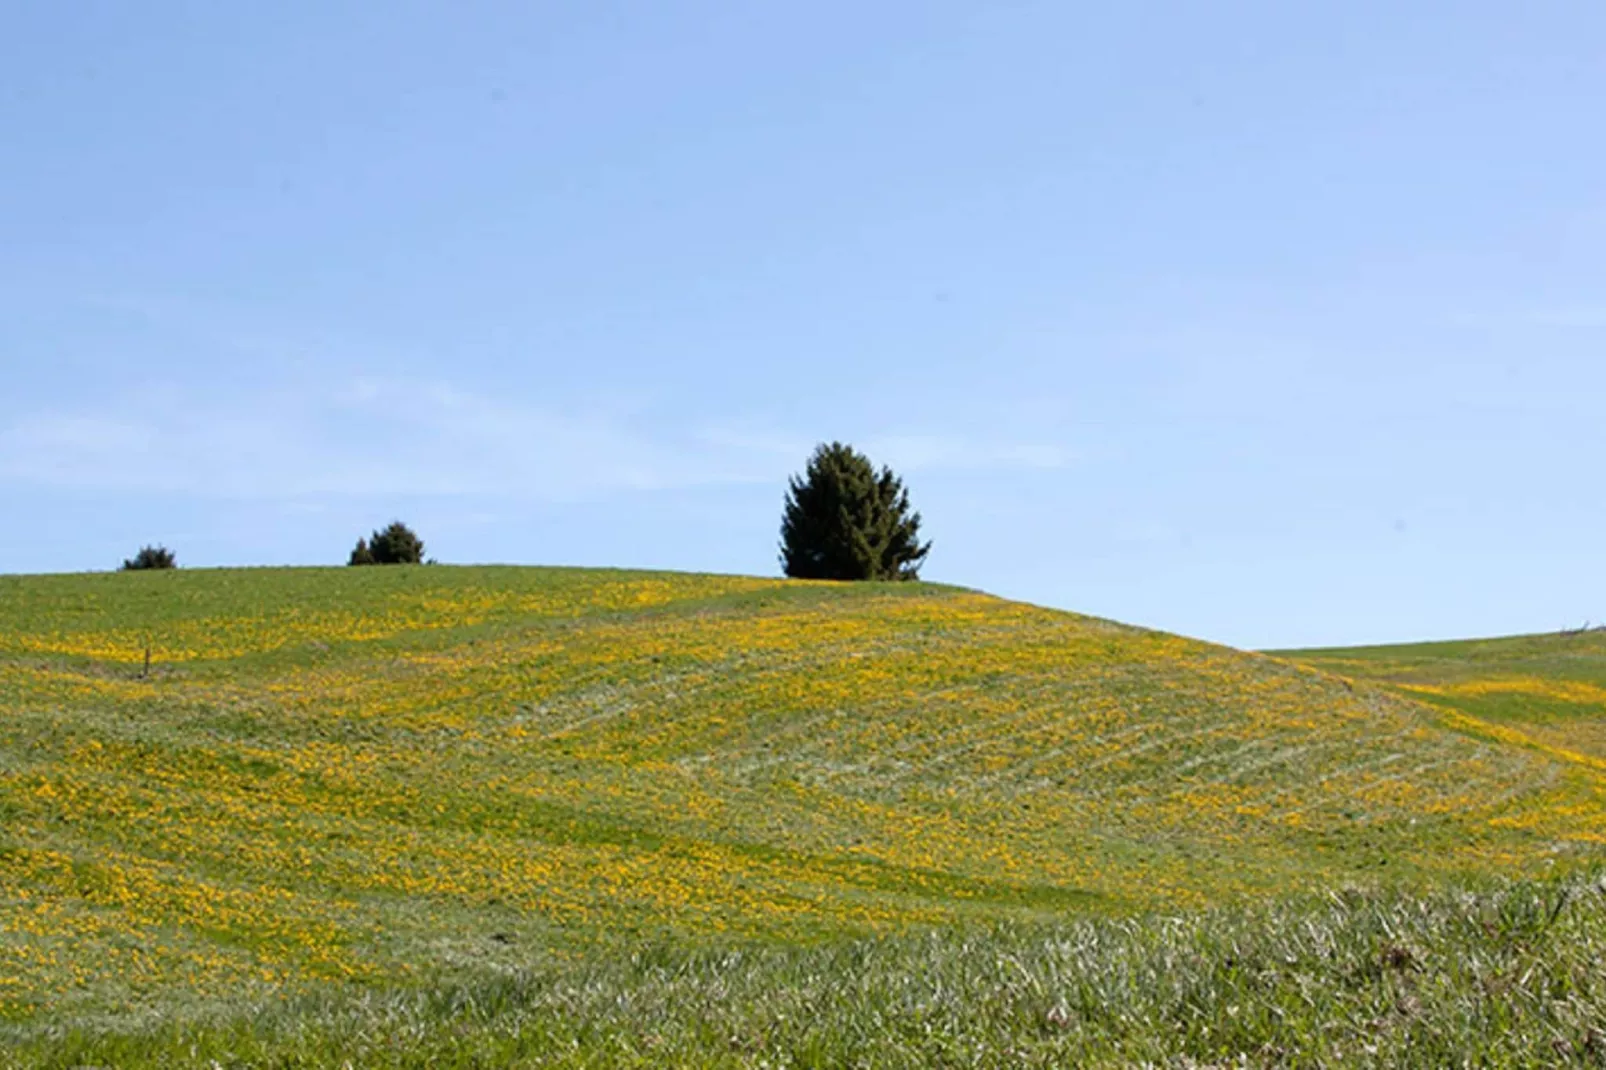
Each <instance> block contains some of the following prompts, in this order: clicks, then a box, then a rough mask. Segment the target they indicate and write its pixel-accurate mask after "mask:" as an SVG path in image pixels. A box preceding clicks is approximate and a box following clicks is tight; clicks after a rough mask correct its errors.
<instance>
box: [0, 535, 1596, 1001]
mask: <svg viewBox="0 0 1606 1070" xmlns="http://www.w3.org/2000/svg"><path fill="white" fill-rule="evenodd" d="M1502 644H1504V645H1502ZM1569 644H1570V645H1569ZM147 650H148V651H149V657H150V668H149V671H148V672H147V671H146V669H145V663H146V652H147ZM1603 666H1606V641H1603V640H1602V639H1601V637H1599V636H1596V635H1589V636H1584V637H1582V638H1576V637H1575V638H1569V639H1565V640H1562V639H1557V640H1553V641H1551V640H1510V641H1499V642H1495V643H1489V644H1472V645H1459V646H1444V645H1440V646H1431V647H1411V648H1393V649H1392V650H1374V651H1365V650H1357V651H1326V652H1317V653H1312V654H1308V655H1299V658H1298V660H1295V659H1294V658H1291V657H1286V656H1285V657H1271V656H1264V655H1257V654H1248V653H1243V652H1239V651H1234V650H1230V649H1226V648H1222V647H1217V646H1211V645H1209V644H1205V643H1200V642H1195V641H1191V640H1187V639H1182V638H1178V637H1176V636H1171V635H1165V634H1161V633H1156V632H1152V631H1144V630H1140V629H1135V628H1129V627H1124V626H1121V625H1118V624H1114V623H1111V622H1108V621H1103V620H1096V619H1092V618H1087V617H1081V616H1077V615H1074V614H1069V613H1062V612H1056V611H1050V610H1045V609H1040V608H1035V607H1032V606H1027V605H1021V604H1018V603H1011V602H1007V601H1003V600H999V599H996V598H991V597H988V596H986V595H982V594H978V593H975V592H971V591H966V590H961V589H956V588H948V587H940V586H933V585H926V584H898V585H853V586H843V585H831V584H811V583H798V582H788V581H779V580H767V579H754V578H742V577H722V576H693V575H683V574H651V573H632V572H616V571H587V570H559V569H518V568H455V567H441V566H435V567H421V568H375V569H286V570H277V569H261V570H230V571H199V570H194V571H191V570H186V571H179V572H167V573H124V574H111V575H93V576H44V577H3V578H0V1018H4V1019H9V1020H11V1021H12V1022H13V1023H14V1024H15V1025H16V1026H17V1027H26V1026H28V1025H29V1023H41V1022H54V1023H61V1022H68V1021H78V1022H91V1021H97V1020H98V1021H106V1020H117V1021H123V1022H129V1021H138V1020H140V1019H142V1018H151V1017H172V1016H179V1017H183V1016H185V1015H188V1014H192V1013H196V1012H201V1011H214V1010H218V1009H220V1008H227V1007H229V1006H235V1005H242V1006H243V1005H245V1004H246V1003H248V1002H250V1001H253V1000H258V999H265V998H275V999H276V998H279V997H282V996H285V995H293V994H294V993H295V992H297V991H299V990H301V989H304V988H308V987H311V988H314V989H317V990H320V991H324V990H330V989H336V990H338V989H347V988H350V987H351V986H356V987H372V986H381V987H389V986H395V985H407V984H414V983H429V984H434V985H441V984H450V983H469V982H473V981H475V980H476V979H485V978H489V977H495V976H513V975H523V974H524V973H525V972H527V971H530V970H547V969H557V968H561V967H562V965H563V963H565V962H567V961H570V960H575V959H577V958H578V957H580V956H591V955H594V954H595V953H597V952H598V951H599V950H608V949H621V948H622V949H631V948H639V947H641V946H648V945H650V946H673V947H686V948H688V949H690V950H695V949H696V948H698V947H709V948H719V947H730V946H733V945H734V946H773V947H783V946H784V947H796V946H798V945H816V946H819V945H825V944H829V943H832V942H837V941H840V940H841V939H843V938H860V937H866V936H870V937H873V936H876V935H877V934H895V933H903V932H910V931H917V930H920V929H924V928H929V927H933V926H935V927H940V928H946V927H949V926H951V925H954V924H956V923H964V925H966V926H968V927H970V928H971V929H975V928H976V926H978V925H980V926H982V927H986V926H991V925H996V924H1000V923H1004V924H1027V925H1030V924H1039V923H1043V922H1054V921H1063V920H1065V919H1070V918H1086V917H1089V916H1100V917H1108V918H1112V919H1119V918H1125V917H1132V916H1137V915H1152V914H1154V913H1155V912H1156V911H1163V912H1176V911H1178V910H1190V911H1192V910H1197V909H1200V908H1205V907H1219V906H1221V905H1222V904H1232V903H1239V902H1241V903H1246V904H1248V903H1253V902H1257V901H1261V900H1263V899H1265V898H1266V897H1267V896H1270V895H1274V894H1275V895H1278V896H1287V895H1296V896H1297V895H1300V894H1306V893H1309V894H1318V893H1323V892H1330V891H1331V890H1333V889H1336V888H1342V887H1345V886H1348V885H1351V884H1355V883H1357V882H1359V883H1369V884H1375V883H1377V882H1379V881H1385V882H1387V883H1390V884H1399V885H1404V886H1407V887H1412V886H1426V885H1429V884H1437V883H1440V882H1442V881H1444V880H1447V879H1456V880H1460V879H1468V878H1474V879H1475V878H1479V877H1482V876H1488V875H1499V874H1513V875H1521V874H1530V875H1531V874H1535V873H1539V872H1542V871H1543V870H1544V869H1545V867H1546V866H1547V865H1548V864H1549V863H1551V862H1552V861H1553V860H1555V859H1558V858H1559V859H1563V860H1570V859H1572V858H1574V857H1579V856H1582V855H1584V854H1586V853H1588V852H1590V851H1592V850H1594V849H1597V848H1598V847H1599V846H1600V845H1601V844H1602V843H1606V793H1603V784H1606V771H1603V769H1602V768H1601V758H1602V756H1603V755H1606V751H1603V750H1602V749H1601V746H1600V744H1601V740H1602V738H1603V736H1602V727H1601V726H1602V724H1603V723H1606V721H1603V719H1602V708H1601V706H1600V703H1599V701H1598V698H1595V697H1593V696H1596V695H1597V694H1599V693H1601V692H1602V688H1603V686H1606V671H1603ZM1591 703H1593V705H1591Z"/></svg>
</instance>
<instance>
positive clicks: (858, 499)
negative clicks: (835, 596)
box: [781, 442, 931, 580]
mask: <svg viewBox="0 0 1606 1070" xmlns="http://www.w3.org/2000/svg"><path fill="white" fill-rule="evenodd" d="M919 536H920V514H919V513H916V512H911V511H910V508H909V495H908V492H907V491H906V490H905V489H904V486H903V481H902V480H901V479H899V478H898V477H897V476H895V475H893V474H892V469H890V468H885V467H884V468H882V469H881V471H880V472H877V471H876V470H875V466H874V465H872V464H871V463H870V459H869V458H868V457H866V456H865V455H864V454H862V453H860V452H858V451H857V450H855V449H853V448H852V447H851V446H846V445H844V444H842V443H840V442H832V443H830V444H829V445H825V444H822V445H820V446H819V447H817V448H816V449H815V451H814V454H813V456H811V457H810V458H809V462H808V467H807V469H806V470H805V471H804V473H803V475H802V476H793V477H792V479H791V482H790V484H789V486H788V489H787V494H786V508H785V513H784V515H783V516H782V519H781V567H782V568H783V569H784V570H785V572H786V574H787V575H788V576H792V577H794V578H796V579H813V580H915V579H919V578H920V564H921V562H922V561H924V560H925V557H926V554H927V553H929V552H930V551H931V543H929V542H927V543H924V544H922V543H921V542H920V537H919Z"/></svg>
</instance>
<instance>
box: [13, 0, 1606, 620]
mask: <svg viewBox="0 0 1606 1070" xmlns="http://www.w3.org/2000/svg"><path fill="white" fill-rule="evenodd" d="M0 72H3V73H0V362H3V364H0V367H3V370H4V373H5V374H4V382H5V390H4V392H3V393H0V509H3V511H4V514H5V520H6V522H5V523H4V524H0V570H3V571H13V572H35V571H77V570H86V569H102V568H109V567H113V566H115V565H116V564H117V562H118V561H120V560H121V558H122V557H124V556H127V555H128V554H130V553H132V551H133V550H134V549H136V548H137V547H138V546H139V545H140V544H142V543H145V542H153V541H159V542H164V543H166V544H167V545H169V546H171V547H173V548H174V549H175V550H177V552H178V554H179V558H180V562H181V563H182V564H184V565H195V566H199V565H223V564H267V563H338V562H340V561H343V560H344V556H345V554H346V553H347V551H348V550H349V548H350V545H351V543H352V542H353V541H355V539H356V537H357V535H359V534H362V533H364V532H366V531H368V530H370V529H372V528H374V527H376V526H379V525H381V524H383V523H385V522H386V521H388V520H390V519H391V518H392V517H397V516H399V517H402V518H404V519H406V520H407V521H409V522H410V523H412V524H413V526H414V527H416V528H417V529H418V530H419V532H420V533H421V534H422V535H423V536H424V538H425V540H426V542H427V543H428V544H429V547H430V549H431V551H432V552H433V553H435V554H437V555H438V556H439V557H440V558H441V559H442V560H445V561H454V562H473V561H509V562H524V563H551V564H607V565H621V566H646V567H662V568H677V569H697V570H715V571H727V572H754V573H774V572H775V571H776V568H777V565H776V557H775V542H776V529H777V525H778V521H779V514H780V503H781V496H782V493H783V490H784V483H785V478H786V476H787V474H788V473H789V472H792V471H795V470H797V469H798V468H800V467H801V465H802V463H803V461H804V459H805V458H806V455H807V453H808V451H809V449H810V448H811V447H812V445H813V444H814V443H815V442H816V441H819V440H822V439H832V438H840V439H845V440H848V441H851V442H853V443H855V444H857V445H859V446H860V447H861V448H863V449H865V450H866V451H867V452H869V453H870V454H871V456H872V457H873V458H874V459H875V460H877V461H884V462H888V463H891V464H892V465H894V466H895V467H896V468H898V469H899V470H900V472H902V473H903V474H904V475H905V477H906V479H907V482H908V484H909V486H910V490H911V493H912V496H913V499H914V502H915V504H916V506H917V507H919V508H920V509H921V511H922V513H923V514H924V517H925V520H926V528H927V531H928V533H929V534H930V536H931V537H932V538H933V539H934V540H935V549H934V550H933V552H932V555H931V557H930V560H929V563H928V565H927V568H926V570H925V575H926V576H927V577H928V578H930V579H936V580H942V581H948V582H954V583H960V584H965V585H968V586H975V587H981V588H984V589H987V590H991V591H995V592H998V593H1002V594H1007V595H1010V596H1014V597H1019V598H1024V599H1028V600H1031V601H1034V602H1040V603H1044V604H1049V605H1056V606H1063V607H1066V608H1072V609H1078V610H1083V611H1086V612H1092V613H1097V614H1100V615H1103V616H1109V617H1115V618H1118V619H1122V620H1128V621H1133V622H1137V623H1142V624H1147V625H1152V626H1156V627H1163V628H1168V629H1173V630H1179V631H1183V632H1187V633H1190V634H1194V635H1200V636H1204V637H1207V638H1211V639H1216V640H1220V641H1224V642H1230V643H1235V644H1239V645H1253V646H1277V645H1296V644H1316V643H1340V642H1361V641H1385V640H1402V639H1412V638H1429V637H1450V636H1463V635H1476V634H1492V633H1508V632H1516V631H1532V630H1546V629H1552V628H1558V627H1561V626H1565V625H1576V624H1579V623H1581V622H1582V621H1583V620H1584V619H1586V618H1593V619H1595V620H1601V619H1606V479H1603V478H1602V463H1601V462H1602V459H1603V457H1606V426H1603V422H1602V420H1601V408H1602V401H1603V400H1606V347H1603V343H1606V139H1602V138H1601V137H1600V134H1599V125H1600V103H1601V101H1603V100H1606V7H1603V6H1602V5H1600V4H1599V3H1597V2H1594V0H1589V2H1576V3H1559V2H1545V0H1536V2H1533V3H1527V4H1512V3H1507V2H1504V0H1499V2H1496V0H1455V2H1432V0H1421V2H1415V3H1412V4H1408V5H1400V4H1392V3H1381V2H1354V0H1349V2H1342V3H1340V2H1325V0H1324V2H1311V3H1301V4H1290V3H1283V2H1275V3H1274V2H1264V3H1233V2H1222V3H1211V4H1202V3H1181V2H1176V3H1133V4H1100V5H1091V4H1088V5H1080V4H1071V3H1064V2H1054V3H998V4H958V3H945V2H927V3H919V4H915V3H892V2H889V3H881V4H868V5H867V4H858V3H856V4H848V3H836V2H822V3H816V4H808V5H796V4H794V5H780V4H736V3H724V4H713V3H698V2H675V3H651V4H649V3H607V2H598V3H585V4H578V3H576V4H514V3H509V4H491V3H462V4H445V3H438V4H418V3H405V2H402V3H395V4H383V5H381V4H366V3H365V4H357V3H333V2H320V3H289V2H287V3H283V4H275V5H243V4H229V5H223V4H207V3H184V4H178V3H164V2H157V0H153V2H151V3H143V4H137V5H135V4H124V3H109V2H108V3H99V4H97V3H80V4H72V5H60V4H46V3H16V4H9V5H5V6H4V7H3V8H0Z"/></svg>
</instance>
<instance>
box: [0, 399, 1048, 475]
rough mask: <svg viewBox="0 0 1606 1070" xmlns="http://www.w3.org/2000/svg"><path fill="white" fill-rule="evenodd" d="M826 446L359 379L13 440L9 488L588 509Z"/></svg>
mask: <svg viewBox="0 0 1606 1070" xmlns="http://www.w3.org/2000/svg"><path fill="white" fill-rule="evenodd" d="M812 446H813V440H812V439H809V438H807V437H806V436H801V435H794V434H790V433H787V432H784V431H783V432H772V431H764V432H761V433H752V432H737V431H731V430H728V429H718V428H715V429H706V428H705V429H701V430H696V431H689V432H688V431H677V430H674V429H666V428H661V427H658V426H655V425H654V424H653V422H652V421H651V420H648V419H646V418H644V417H642V416H640V415H637V414H620V413H616V412H605V411H580V410H572V409H557V408H546V407H540V406H535V405H529V404H524V403H521V402H517V401H504V400H500V399H495V398H491V397H487V396H484V395H482V394H476V393H472V392H468V391H464V390H460V389H457V388H454V387H452V386H449V385H446V384H442V383H419V382H411V381H403V380H386V379H371V378H366V379H365V378H358V379H352V380H350V381H348V382H347V383H346V384H344V386H342V387H341V388H339V389H334V390H323V391H321V392H312V391H289V390H281V391H275V392H266V393H262V394H259V395H257V396H255V397H253V398H252V399H251V400H250V401H249V402H247V403H243V404H242V403H239V402H232V403H229V404H223V405H219V404H216V403H209V402H208V400H207V399H203V398H200V397H197V396H189V395H186V394H184V393H183V392H180V391H175V390H162V391H151V392H146V393H142V394H140V395H137V396H130V397H127V398H124V399H123V400H122V401H121V402H119V403H117V404H114V405H110V406H104V407H101V408H99V409H91V410H79V411H70V410H56V411H51V412H42V413H36V414H32V415H28V416H25V417H23V418H21V419H19V420H17V421H15V422H14V423H12V424H11V425H10V426H9V427H6V428H4V429H0V480H3V481H4V482H6V483H12V484H18V483H23V484H30V485H34V486H46V487H53V488H60V489H76V490H116V491H139V492H156V493H174V494H193V495H201V496H209V497H223V498H237V499H283V498H298V497H299V498H304V497H342V496H379V495H396V494H408V495H419V496H452V495H497V496H507V497H514V498H533V499H548V500H573V499H577V498H585V497H594V496H597V495H603V494H612V493H620V492H630V491H643V490H663V489H674V488H684V487H698V486H711V485H721V484H739V483H763V482H771V481H779V480H781V479H784V478H785V476H786V474H787V473H788V472H791V471H795V470H796V469H798V468H800V467H801V465H802V462H803V460H804V458H806V456H807V454H808V451H809V450H810V449H811V448H812ZM863 448H865V449H866V451H867V452H869V453H870V455H871V457H872V458H874V459H875V460H876V461H877V462H878V463H879V462H885V463H888V464H891V465H893V466H894V467H896V468H898V469H900V470H901V471H930V470H941V469H950V470H978V469H996V468H1057V467H1061V466H1063V465H1065V464H1067V463H1069V461H1070V459H1071V458H1070V455H1069V454H1068V453H1067V452H1066V451H1064V450H1063V449H1061V448H1059V447H1058V446H1055V445H1052V444H1043V443H1036V442H1014V441H1004V442H993V441H984V440H978V439H976V438H973V437H965V436H958V435H953V434H942V433H927V432H922V431H907V430H901V431H898V432H894V433H884V434H873V435H869V436H867V437H866V438H865V439H864V440H863Z"/></svg>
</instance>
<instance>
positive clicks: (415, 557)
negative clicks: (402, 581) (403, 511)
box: [346, 520, 424, 565]
mask: <svg viewBox="0 0 1606 1070" xmlns="http://www.w3.org/2000/svg"><path fill="white" fill-rule="evenodd" d="M423 560H424V540H423V539H420V538H419V537H418V536H417V535H416V534H415V533H414V532H413V529H412V528H409V527H408V526H407V525H406V524H403V523H402V522H401V521H400V520H394V521H391V523H390V526H389V527H387V528H384V529H383V530H381V531H376V532H374V533H373V535H372V536H371V537H369V538H366V539H358V540H357V545H356V546H355V547H354V548H353V549H352V551H351V558H350V560H348V561H347V562H346V564H348V565H416V564H418V563H420V562H421V561H423Z"/></svg>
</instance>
